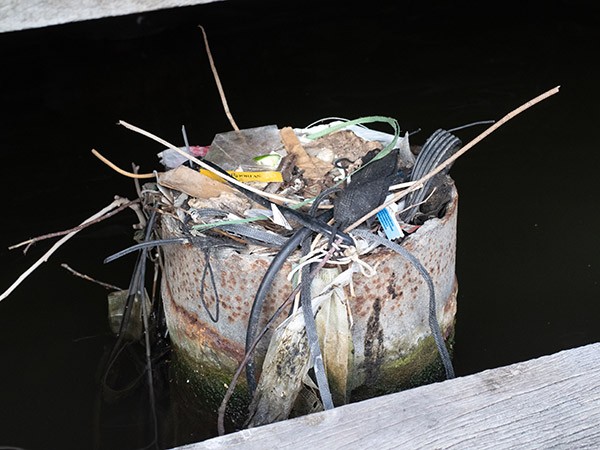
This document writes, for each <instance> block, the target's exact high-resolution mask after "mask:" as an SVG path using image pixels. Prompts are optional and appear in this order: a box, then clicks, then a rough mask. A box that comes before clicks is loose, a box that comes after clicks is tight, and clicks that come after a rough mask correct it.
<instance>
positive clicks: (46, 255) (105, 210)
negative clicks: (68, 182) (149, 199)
mask: <svg viewBox="0 0 600 450" xmlns="http://www.w3.org/2000/svg"><path fill="white" fill-rule="evenodd" d="M128 202H129V200H128V199H126V198H121V197H117V198H115V200H114V201H113V202H112V203H111V204H110V205H108V206H107V207H105V208H103V209H102V210H100V211H98V212H97V213H96V214H94V215H93V216H92V217H90V218H88V219H86V220H84V221H83V222H82V223H81V225H84V224H87V223H88V222H92V221H94V220H96V219H98V218H100V217H102V216H104V215H105V214H106V213H108V212H110V211H112V210H113V209H115V208H118V207H120V206H122V205H124V204H125V203H128ZM80 230H81V228H79V229H77V230H75V231H72V232H70V233H69V234H67V235H66V236H65V237H63V238H62V239H61V240H59V241H58V242H56V244H54V245H53V246H52V248H50V250H48V251H47V252H46V253H44V255H43V256H42V257H41V258H40V259H38V260H37V261H36V262H35V264H33V265H32V266H31V267H30V268H29V269H27V270H26V271H25V272H23V273H22V274H21V276H20V277H19V278H17V281H15V282H14V283H13V284H12V285H11V286H10V287H9V288H8V289H7V290H6V291H4V293H3V294H2V295H0V301H2V300H4V299H5V298H6V297H8V296H9V295H10V294H11V292H12V291H14V290H15V289H16V288H17V286H19V285H20V284H21V283H22V282H23V281H24V280H25V278H27V277H28V276H29V275H31V274H32V273H33V271H34V270H35V269H37V268H38V267H39V266H40V265H42V263H45V262H46V261H48V258H50V256H51V255H52V254H53V253H54V252H55V251H56V250H58V249H59V247H60V246H61V245H63V244H64V243H65V242H67V241H68V240H69V239H71V238H72V237H73V236H75V235H76V234H77V233H78V232H79V231H80Z"/></svg>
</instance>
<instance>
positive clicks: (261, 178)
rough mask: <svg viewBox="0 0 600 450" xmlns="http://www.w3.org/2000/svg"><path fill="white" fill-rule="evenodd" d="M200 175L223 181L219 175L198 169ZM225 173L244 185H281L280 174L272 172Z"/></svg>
mask: <svg viewBox="0 0 600 450" xmlns="http://www.w3.org/2000/svg"><path fill="white" fill-rule="evenodd" d="M200 173H201V174H202V175H206V176H207V177H210V178H212V179H214V180H218V181H223V179H222V178H221V177H220V176H219V175H216V174H214V173H213V172H211V171H210V170H206V169H200ZM227 173H228V174H229V175H231V176H232V177H233V178H235V179H236V180H238V181H243V182H246V183H247V182H249V181H258V182H262V183H281V182H282V181H283V176H282V175H281V172H277V171H274V170H268V171H266V172H236V171H234V170H228V171H227Z"/></svg>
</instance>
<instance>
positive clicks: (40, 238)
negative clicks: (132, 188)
mask: <svg viewBox="0 0 600 450" xmlns="http://www.w3.org/2000/svg"><path fill="white" fill-rule="evenodd" d="M139 202H140V201H139V200H132V201H129V200H128V202H127V203H125V204H123V205H121V206H119V207H118V208H117V209H114V210H113V211H111V212H109V213H107V214H105V215H103V216H102V217H98V218H97V219H94V220H90V221H89V222H88V221H85V222H83V223H81V224H80V225H77V226H76V227H73V228H70V229H68V230H63V231H56V232H54V233H48V234H44V235H43V236H37V237H34V238H31V239H27V240H26V241H23V242H19V243H18V244H15V245H11V246H10V247H8V249H9V250H13V249H15V248H19V247H23V246H24V245H27V247H25V249H24V250H23V253H27V250H29V247H31V245H32V244H35V243H36V242H39V241H43V240H45V239H51V238H55V237H58V236H64V235H65V234H69V233H73V232H78V231H81V230H83V229H84V228H87V227H89V226H90V225H93V224H95V223H98V222H102V221H103V220H105V219H108V218H109V217H112V216H114V215H115V214H117V213H119V212H121V211H123V210H124V209H125V208H131V209H133V210H134V211H135V212H136V214H137V211H138V210H139V207H138V208H136V206H137V204H138V203H139Z"/></svg>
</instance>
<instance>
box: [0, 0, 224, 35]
mask: <svg viewBox="0 0 600 450" xmlns="http://www.w3.org/2000/svg"><path fill="white" fill-rule="evenodd" d="M213 1H217V0H102V1H99V0H27V1H21V0H3V1H1V2H0V33H4V32H7V31H17V30H26V29H29V28H39V27H47V26H50V25H60V24H64V23H68V22H79V21H81V20H90V19H100V18H104V17H112V16H124V15H126V14H140V13H144V12H150V11H155V10H158V9H166V8H176V7H180V6H191V5H199V4H202V3H211V2H213Z"/></svg>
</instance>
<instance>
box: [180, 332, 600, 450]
mask: <svg viewBox="0 0 600 450" xmlns="http://www.w3.org/2000/svg"><path fill="white" fill-rule="evenodd" d="M215 448H228V449H237V448H239V449H245V450H252V449H257V450H258V449H260V450H263V449H267V448H277V449H281V448H286V449H289V448H298V449H300V448H327V449H336V448H340V449H341V448H343V449H348V448H351V449H367V448H368V449H371V448H373V449H387V448H396V449H397V448H400V449H420V448H422V449H435V448H444V449H445V448H453V449H482V448H493V449H513V448H531V449H540V448H563V449H573V448H577V449H584V448H590V449H592V448H594V449H598V448H600V343H596V344H591V345H587V346H584V347H579V348H575V349H571V350H566V351H562V352H559V353H556V354H553V355H549V356H544V357H541V358H538V359H533V360H530V361H526V362H522V363H517V364H513V365H510V366H506V367H501V368H498V369H492V370H486V371H484V372H481V373H477V374H475V375H470V376H466V377H462V378H456V379H454V380H450V381H444V382H441V383H435V384H431V385H427V386H422V387H419V388H415V389H411V390H408V391H404V392H399V393H397V394H392V395H386V396H382V397H378V398H374V399H371V400H367V401H363V402H360V403H355V404H351V405H347V406H343V407H339V408H336V409H334V410H330V411H325V412H322V413H315V414H312V415H309V416H304V417H300V418H297V419H293V420H287V421H284V422H279V423H275V424H271V425H266V426H263V427H258V428H252V429H249V430H243V431H241V432H238V433H232V434H229V435H225V436H222V437H218V438H214V439H209V440H207V441H204V442H200V443H197V444H190V445H186V446H183V447H179V449H180V450H200V449H215Z"/></svg>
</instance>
